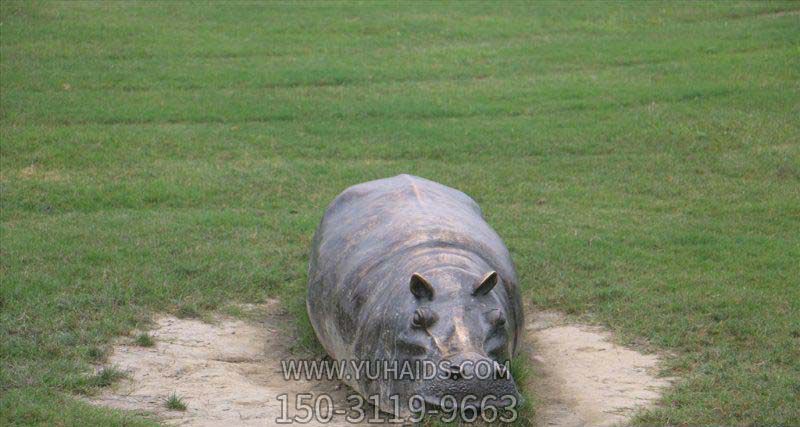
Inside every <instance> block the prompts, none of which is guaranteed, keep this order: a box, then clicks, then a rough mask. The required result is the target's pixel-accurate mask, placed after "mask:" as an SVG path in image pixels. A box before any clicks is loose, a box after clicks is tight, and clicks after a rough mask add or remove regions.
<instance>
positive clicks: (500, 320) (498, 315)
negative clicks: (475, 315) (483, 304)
mask: <svg viewBox="0 0 800 427" xmlns="http://www.w3.org/2000/svg"><path fill="white" fill-rule="evenodd" d="M487 318H488V319H489V324H490V325H492V326H494V327H498V328H499V327H501V326H503V325H505V324H506V317H505V316H504V315H503V311H502V310H500V309H494V310H492V311H490V312H489V313H488V314H487Z"/></svg>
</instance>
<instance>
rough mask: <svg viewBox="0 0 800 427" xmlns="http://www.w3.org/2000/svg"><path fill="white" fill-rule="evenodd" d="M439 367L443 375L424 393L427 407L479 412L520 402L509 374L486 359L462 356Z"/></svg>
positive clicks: (426, 388)
mask: <svg viewBox="0 0 800 427" xmlns="http://www.w3.org/2000/svg"><path fill="white" fill-rule="evenodd" d="M441 366H442V370H443V371H444V372H443V374H442V375H439V376H438V377H437V379H436V380H434V381H432V382H431V383H429V384H427V385H426V387H425V390H423V394H424V396H425V401H426V402H427V403H428V404H429V405H432V406H438V407H443V408H451V407H453V406H455V407H458V408H459V409H461V410H469V411H477V412H480V411H482V410H483V409H485V408H486V407H488V406H492V407H495V408H506V407H509V406H512V405H516V404H519V403H521V399H522V398H521V396H520V394H519V391H518V390H517V385H516V384H515V383H514V379H513V378H512V377H511V373H510V372H509V371H508V369H507V368H506V367H505V366H504V365H502V364H499V363H497V362H496V361H494V360H492V359H490V358H488V357H485V356H480V355H478V354H475V353H464V354H459V355H455V356H453V357H451V358H449V359H447V360H445V361H444V363H442V364H441Z"/></svg>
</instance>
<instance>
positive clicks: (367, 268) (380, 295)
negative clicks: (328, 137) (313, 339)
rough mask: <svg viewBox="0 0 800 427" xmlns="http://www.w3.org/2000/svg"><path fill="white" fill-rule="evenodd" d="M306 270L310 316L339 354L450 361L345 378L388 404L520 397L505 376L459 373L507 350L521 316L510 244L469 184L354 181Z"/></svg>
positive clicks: (322, 230)
mask: <svg viewBox="0 0 800 427" xmlns="http://www.w3.org/2000/svg"><path fill="white" fill-rule="evenodd" d="M308 275H309V283H308V300H307V305H308V313H309V317H310V318H311V323H312V324H313V326H314V330H315V331H316V334H317V337H318V338H319V340H320V341H321V342H322V345H323V346H324V347H325V349H326V350H327V352H328V354H329V355H330V356H331V357H332V358H333V359H336V360H369V361H388V360H393V361H400V362H405V361H414V360H420V359H425V360H430V361H433V362H435V363H437V364H438V363H439V362H441V361H447V362H449V363H452V365H453V369H454V372H455V373H456V375H453V376H452V377H451V378H446V379H442V378H437V379H433V380H423V379H416V380H409V379H403V380H387V379H384V378H379V379H370V378H364V377H363V376H362V378H360V379H358V380H356V379H355V378H351V379H349V380H348V379H347V378H345V381H346V382H347V383H348V384H349V385H350V386H351V387H353V388H354V389H355V390H356V391H358V392H359V393H361V394H362V395H364V396H373V395H379V396H380V400H381V403H380V407H381V409H382V410H384V411H386V412H399V414H400V415H403V414H408V412H409V411H408V407H407V405H406V404H407V403H408V397H409V396H411V395H412V394H418V395H421V396H422V397H423V398H424V399H425V400H426V402H428V403H429V404H433V405H437V404H440V403H441V398H442V396H444V395H453V396H454V397H456V399H459V398H460V396H463V395H466V394H474V395H476V396H477V397H478V398H479V399H480V398H481V397H483V396H486V395H489V394H493V395H495V396H498V397H499V396H503V395H514V396H518V395H517V391H516V386H515V384H514V381H513V380H512V379H511V378H510V376H508V377H506V378H505V379H502V378H501V379H490V380H486V379H483V380H478V379H470V380H468V379H466V377H467V375H461V376H459V375H457V374H458V369H459V367H462V368H464V367H465V366H468V365H472V366H474V363H475V362H478V361H483V362H487V361H491V360H495V361H498V362H500V363H504V362H505V361H507V360H508V359H510V358H511V356H513V354H514V353H515V351H516V347H517V340H518V338H519V333H520V329H521V328H522V325H523V319H522V306H521V302H520V297H519V290H518V285H517V277H516V273H515V271H514V267H513V264H512V262H511V258H510V256H509V254H508V250H507V249H506V247H505V246H504V245H503V242H502V241H501V240H500V237H499V236H498V235H497V234H496V233H495V232H494V230H492V228H491V227H490V226H489V225H488V224H487V223H486V222H485V221H484V219H483V216H482V213H481V210H480V208H479V207H478V205H477V204H476V203H475V202H474V201H473V200H472V199H471V198H469V197H468V196H467V195H465V194H464V193H462V192H460V191H457V190H454V189H452V188H449V187H446V186H443V185H441V184H437V183H435V182H433V181H429V180H426V179H422V178H418V177H414V176H410V175H399V176H396V177H393V178H387V179H382V180H377V181H371V182H367V183H363V184H359V185H355V186H353V187H350V188H348V189H347V190H345V191H344V192H343V193H342V194H340V195H339V196H338V197H337V198H336V199H335V200H334V201H333V202H332V203H331V204H330V206H329V207H328V210H327V211H326V212H325V216H324V218H323V219H322V222H321V224H320V225H319V228H318V229H317V232H316V234H315V236H314V242H313V247H312V251H311V259H310V265H309V274H308ZM495 285H498V286H495ZM465 362H472V363H465ZM461 373H462V374H463V373H464V372H463V370H462V372H461ZM392 395H398V396H399V402H400V405H399V408H397V407H395V406H393V403H392V401H391V400H390V398H389V396H392Z"/></svg>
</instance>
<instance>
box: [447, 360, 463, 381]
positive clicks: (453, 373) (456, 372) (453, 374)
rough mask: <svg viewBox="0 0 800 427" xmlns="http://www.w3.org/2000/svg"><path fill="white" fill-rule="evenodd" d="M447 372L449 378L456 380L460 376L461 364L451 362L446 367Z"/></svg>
mask: <svg viewBox="0 0 800 427" xmlns="http://www.w3.org/2000/svg"><path fill="white" fill-rule="evenodd" d="M447 374H448V376H449V377H450V378H451V379H454V380H457V379H459V378H460V377H461V365H459V364H456V363H453V364H451V365H449V366H448V367H447Z"/></svg>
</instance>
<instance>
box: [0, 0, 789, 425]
mask: <svg viewBox="0 0 800 427" xmlns="http://www.w3.org/2000/svg"><path fill="white" fill-rule="evenodd" d="M0 12H1V15H0V21H1V22H0V53H1V54H2V61H1V62H0V85H1V86H0V89H1V90H2V101H1V102H0V120H1V122H0V123H1V124H2V130H1V131H0V149H1V150H2V151H1V154H2V156H1V157H2V158H1V159H0V196H2V213H0V219H1V220H2V245H1V246H0V281H1V284H0V288H1V289H2V292H1V293H0V346H2V351H1V353H0V358H1V359H0V360H1V363H2V370H1V373H0V402H2V403H0V424H17V423H18V424H39V423H41V424H51V423H63V424H86V423H104V424H105V423H109V424H110V423H137V422H146V421H144V419H143V418H141V417H139V416H137V415H136V414H123V413H120V412H112V411H107V410H101V409H97V408H93V407H90V406H87V405H85V404H83V403H80V402H79V401H78V400H76V399H74V398H73V397H72V396H73V395H76V394H78V395H79V394H81V393H91V392H93V391H94V390H96V389H97V388H98V387H101V386H102V385H103V384H104V383H105V382H106V381H105V380H106V379H105V378H101V377H98V376H95V377H92V376H91V375H90V374H91V372H92V371H91V366H92V364H93V363H101V362H102V361H103V360H104V357H105V354H106V352H107V351H108V348H109V347H108V344H109V343H110V340H111V339H112V338H113V337H114V336H116V335H119V334H124V333H127V332H128V331H129V330H131V329H132V328H134V327H137V326H143V325H146V320H147V319H148V316H149V315H151V314H152V313H154V312H159V311H168V312H174V313H178V314H179V315H182V316H199V315H203V313H208V312H211V311H215V310H223V309H225V308H226V307H227V306H228V305H229V304H232V303H236V302H258V301H260V300H263V299H264V298H266V297H267V296H279V297H280V298H282V299H283V301H284V302H285V303H286V304H287V306H288V307H290V310H291V312H292V313H294V314H296V315H297V318H298V322H299V323H298V324H299V325H300V326H299V333H300V334H301V340H300V341H299V342H298V346H297V351H298V352H312V353H313V352H319V348H318V347H317V345H316V343H315V342H314V339H313V335H312V334H311V332H310V329H309V326H308V323H307V319H305V315H304V313H303V307H304V306H303V298H304V293H305V279H306V277H305V276H306V263H307V253H308V250H309V244H310V241H311V236H312V233H313V231H314V229H315V227H316V225H317V223H318V221H319V220H320V218H321V215H322V212H323V210H324V208H325V206H326V205H327V204H328V203H329V202H330V200H331V199H332V198H333V197H334V196H335V195H336V194H338V193H339V192H340V191H341V190H343V189H344V188H346V187H347V186H349V185H352V184H355V183H358V182H362V181H366V180H371V179H376V178H380V177H386V176H391V175H394V174H398V173H404V172H406V173H412V174H416V175H420V176H423V177H426V178H429V179H433V180H436V181H439V182H442V183H444V184H447V185H450V186H453V187H456V188H459V189H461V190H463V191H465V192H467V193H468V194H470V195H471V196H472V197H474V198H475V199H476V200H477V201H478V202H479V203H480V204H481V205H482V207H483V209H484V212H485V214H486V216H487V219H488V221H489V222H490V223H491V224H492V225H493V226H494V227H495V228H496V229H497V231H498V232H499V233H500V235H501V236H503V238H504V239H505V241H506V243H507V245H508V246H509V249H510V250H511V252H512V254H513V257H514V260H515V262H516V265H517V269H518V272H519V275H520V278H521V281H522V283H523V284H524V295H525V298H527V299H529V300H532V301H533V302H534V303H535V304H536V305H539V306H542V307H548V308H556V309H561V310H564V311H566V312H568V313H570V314H573V315H576V316H586V317H589V318H591V319H593V320H594V321H597V322H601V323H604V324H606V325H608V326H609V327H610V328H612V329H613V330H614V331H616V332H617V333H618V334H619V336H620V337H622V339H624V340H626V341H627V342H630V343H635V344H636V345H638V346H640V347H645V348H649V349H651V350H661V351H667V352H670V353H671V354H672V355H673V357H671V358H670V360H669V370H668V372H667V373H666V374H669V375H678V376H681V377H682V381H681V382H680V383H679V384H678V385H677V386H676V387H675V388H674V389H673V390H671V391H670V392H669V393H668V394H667V395H666V396H665V397H664V398H663V400H662V402H661V403H662V405H661V406H660V407H659V408H658V409H656V410H653V411H650V412H645V413H642V414H641V415H640V416H639V418H638V419H637V421H638V422H641V423H646V424H707V423H719V424H760V425H764V424H773V425H778V424H784V425H787V424H794V425H797V424H800V403H798V399H797V396H798V395H800V119H799V117H800V3H796V2H795V3H791V2H789V3H767V2H759V3H731V2H723V3H705V2H694V3H655V2H649V3H631V4H626V3H605V2H592V3H573V2H570V3H566V2H565V3H537V4H523V3H512V2H505V3H499V2H497V3H485V4H457V3H413V4H411V3H403V4H398V3H365V4H350V3H317V4H312V3H299V4H293V5H289V4H281V3H269V4H262V5H253V4H238V5H235V4H231V3H227V4H224V5H223V4H207V3H177V2H171V3H163V4H156V3H104V4H99V3H48V2H23V3H18V2H11V1H3V2H0ZM531 392H532V393H534V394H535V390H534V391H531Z"/></svg>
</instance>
